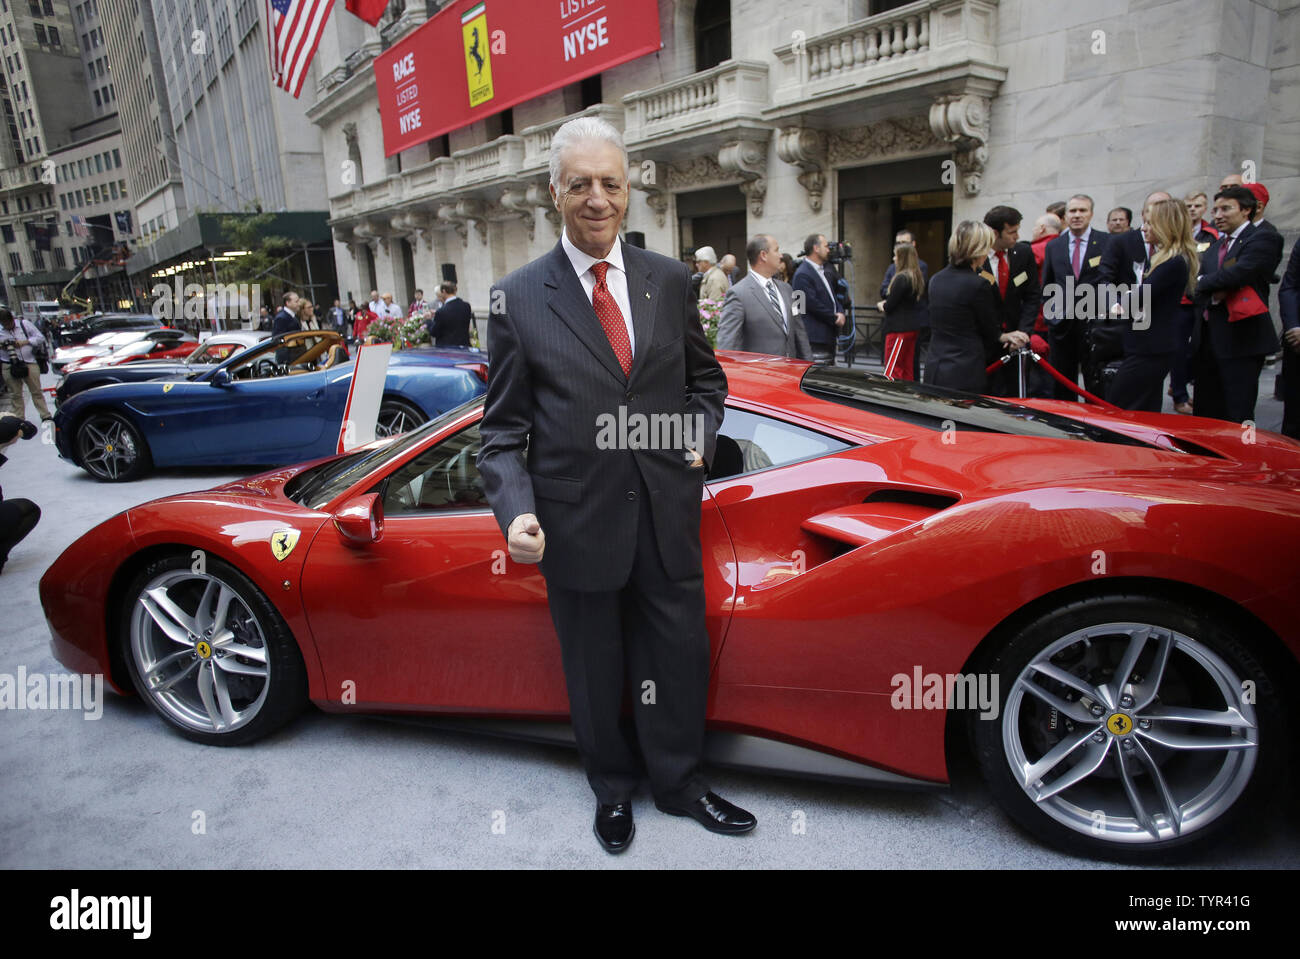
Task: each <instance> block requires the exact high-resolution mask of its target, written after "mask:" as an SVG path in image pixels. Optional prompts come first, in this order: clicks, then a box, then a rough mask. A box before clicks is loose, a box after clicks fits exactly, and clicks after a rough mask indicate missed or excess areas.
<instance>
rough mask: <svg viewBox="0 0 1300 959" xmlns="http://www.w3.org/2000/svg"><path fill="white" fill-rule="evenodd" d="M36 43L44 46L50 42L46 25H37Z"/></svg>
mask: <svg viewBox="0 0 1300 959" xmlns="http://www.w3.org/2000/svg"><path fill="white" fill-rule="evenodd" d="M36 42H37V43H39V44H41V45H42V46H44V45H45V44H47V43H49V42H50V40H49V37H47V36H46V35H45V24H43V23H38V24H36Z"/></svg>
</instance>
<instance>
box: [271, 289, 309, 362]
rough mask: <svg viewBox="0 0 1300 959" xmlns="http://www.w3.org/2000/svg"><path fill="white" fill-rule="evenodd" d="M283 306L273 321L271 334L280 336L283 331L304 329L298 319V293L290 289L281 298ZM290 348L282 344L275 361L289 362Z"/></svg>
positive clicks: (291, 331) (290, 331) (289, 331)
mask: <svg viewBox="0 0 1300 959" xmlns="http://www.w3.org/2000/svg"><path fill="white" fill-rule="evenodd" d="M281 304H282V305H281V306H280V310H279V312H278V313H276V314H275V319H274V320H272V321H271V335H272V336H279V335H280V334H282V333H296V332H298V331H299V330H301V329H302V323H300V322H299V321H298V294H297V293H295V292H293V290H290V291H289V292H287V293H285V294H284V296H283V298H282V299H281ZM289 356H290V353H289V348H288V347H287V346H282V347H280V348H279V349H277V350H276V351H275V362H276V363H280V364H284V363H288V362H289Z"/></svg>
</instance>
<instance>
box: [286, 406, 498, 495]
mask: <svg viewBox="0 0 1300 959" xmlns="http://www.w3.org/2000/svg"><path fill="white" fill-rule="evenodd" d="M482 405H483V397H481V396H478V397H475V398H474V399H471V400H467V401H466V402H464V403H462V404H461V405H460V406H457V407H456V408H454V409H450V410H448V411H447V412H446V413H443V414H442V415H441V416H439V417H437V418H436V419H432V420H430V421H429V422H427V423H425V424H424V425H422V426H417V427H416V428H415V429H413V430H411V431H410V432H409V433H403V434H402V435H401V436H398V437H395V438H394V439H393V440H392V441H391V442H389V443H385V444H384V445H383V446H379V447H375V448H371V449H361V450H356V451H354V452H351V453H346V454H344V455H343V456H340V457H339V458H338V459H333V460H330V461H329V462H328V463H322V464H321V465H320V466H315V467H313V468H311V469H309V470H306V471H304V472H302V473H299V474H298V475H297V476H295V477H294V478H293V479H292V480H290V481H289V482H288V483H286V484H285V487H284V494H285V495H286V496H288V497H289V498H290V499H291V500H293V501H295V502H297V503H301V504H302V505H304V506H306V507H308V508H309V509H321V508H322V507H323V506H324V505H325V504H326V503H328V502H329V501H330V500H332V499H334V497H336V496H338V495H339V494H340V493H342V492H343V491H344V490H346V489H348V488H349V487H350V486H352V485H353V484H354V483H356V482H357V481H359V480H361V479H363V478H364V477H366V476H369V475H370V474H371V473H374V472H375V471H377V470H379V469H382V468H383V466H384V465H385V464H387V463H391V462H392V461H393V460H395V459H397V458H398V457H400V456H401V455H402V454H403V453H405V452H407V451H408V450H409V449H411V448H412V447H413V446H416V445H417V444H419V443H420V442H422V441H423V440H424V439H425V438H426V437H428V436H429V435H430V434H431V433H436V432H438V431H439V430H441V429H442V428H443V427H444V426H446V425H447V424H448V423H451V422H453V421H455V420H456V419H458V418H459V417H461V416H464V415H465V414H466V413H469V412H472V411H473V410H475V409H478V408H479V407H480V406H482Z"/></svg>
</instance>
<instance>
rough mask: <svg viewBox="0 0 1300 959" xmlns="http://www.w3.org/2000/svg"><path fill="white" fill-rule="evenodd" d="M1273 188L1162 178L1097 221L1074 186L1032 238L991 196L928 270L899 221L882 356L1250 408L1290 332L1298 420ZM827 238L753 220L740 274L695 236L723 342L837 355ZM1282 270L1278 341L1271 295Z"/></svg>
mask: <svg viewBox="0 0 1300 959" xmlns="http://www.w3.org/2000/svg"><path fill="white" fill-rule="evenodd" d="M1268 201H1269V194H1268V190H1267V188H1265V187H1264V185H1263V184H1260V183H1244V182H1242V178H1241V177H1240V176H1237V175H1232V176H1229V177H1226V178H1224V180H1223V182H1222V183H1220V184H1219V187H1218V190H1217V191H1216V192H1215V193H1214V196H1213V198H1211V197H1210V196H1208V195H1207V194H1206V192H1204V191H1201V190H1195V191H1193V192H1191V193H1189V194H1188V195H1186V196H1184V197H1183V198H1182V199H1181V200H1180V199H1175V198H1174V197H1173V196H1172V195H1171V194H1170V193H1168V192H1166V191H1163V190H1157V191H1155V192H1153V193H1151V194H1150V195H1149V196H1147V197H1146V199H1145V200H1144V202H1143V204H1142V208H1141V211H1140V216H1139V219H1138V221H1137V225H1136V226H1134V225H1133V224H1134V219H1133V211H1132V210H1130V209H1129V208H1127V207H1115V208H1114V209H1112V210H1110V211H1109V213H1108V214H1107V216H1106V226H1105V229H1104V230H1102V229H1099V228H1096V227H1094V226H1093V217H1094V206H1095V205H1094V202H1093V199H1092V198H1091V197H1090V196H1088V195H1086V194H1083V193H1078V194H1075V195H1074V196H1071V197H1070V198H1069V199H1068V200H1064V201H1061V202H1058V203H1053V204H1051V205H1050V206H1048V207H1047V209H1046V210H1045V211H1044V212H1043V214H1042V215H1040V216H1039V217H1037V218H1036V219H1035V221H1034V224H1033V230H1032V234H1031V236H1030V237H1029V238H1028V239H1023V238H1022V237H1021V225H1022V223H1023V220H1024V218H1023V216H1022V214H1021V212H1020V211H1019V210H1017V209H1015V208H1014V207H1011V206H1008V205H998V206H995V207H993V208H992V209H990V210H989V211H988V212H987V213H986V214H985V215H984V218H983V220H981V221H975V220H966V221H962V222H960V223H958V224H957V225H956V226H955V228H954V229H953V232H952V235H951V237H950V238H949V241H948V251H947V252H948V263H947V265H946V266H944V267H943V268H942V269H940V270H938V271H937V272H936V273H934V274H933V276H932V275H931V274H930V270H929V265H928V264H926V263H925V262H924V261H923V260H921V259H920V257H919V256H918V254H917V250H916V244H915V241H914V238H913V237H912V235H911V234H910V233H909V232H908V231H905V230H904V231H901V232H899V233H898V234H897V235H896V236H895V243H894V248H893V258H892V261H891V262H890V264H889V267H888V269H887V270H886V272H885V275H884V279H883V281H882V283H881V286H880V300H879V301H878V302H877V303H876V307H877V309H878V310H879V311H880V312H881V314H882V315H883V319H882V330H883V341H884V345H883V365H884V371H885V374H886V375H888V376H890V377H891V378H893V379H902V380H921V379H924V381H925V382H927V383H930V384H934V385H937V386H945V387H951V388H954V389H961V390H966V391H969V392H975V393H984V394H987V395H993V396H1008V397H1009V396H1019V395H1021V394H1022V391H1023V395H1025V396H1027V397H1034V398H1050V399H1057V400H1074V401H1078V400H1084V399H1103V400H1105V401H1106V402H1108V403H1110V404H1112V405H1114V406H1117V407H1120V408H1122V409H1126V410H1144V411H1150V412H1160V410H1161V409H1162V408H1163V406H1164V403H1165V397H1166V395H1168V396H1169V397H1170V398H1171V399H1172V402H1173V407H1174V409H1175V410H1176V411H1177V412H1179V413H1191V414H1195V415H1197V416H1205V417H1211V418H1216V419H1224V420H1231V421H1234V422H1238V423H1244V422H1247V421H1253V420H1254V417H1255V407H1256V403H1257V400H1258V395H1257V394H1258V385H1259V379H1260V374H1261V372H1262V370H1263V366H1264V363H1265V361H1266V360H1267V359H1268V358H1269V357H1270V356H1274V355H1276V354H1277V353H1278V351H1279V350H1281V353H1282V378H1281V382H1282V384H1283V390H1284V397H1283V398H1284V400H1285V412H1284V418H1283V430H1282V432H1283V433H1285V434H1286V435H1288V436H1292V437H1295V438H1300V306H1298V303H1300V257H1298V256H1297V252H1296V251H1297V250H1300V244H1298V245H1297V247H1296V250H1293V251H1292V253H1291V257H1290V260H1289V262H1288V264H1287V267H1286V269H1285V271H1283V275H1282V276H1279V275H1278V268H1279V266H1280V264H1281V262H1282V245H1283V244H1282V237H1281V235H1280V234H1279V233H1278V231H1277V229H1276V228H1275V227H1274V226H1273V224H1271V223H1269V222H1268V220H1266V219H1265V217H1264V212H1265V209H1266V207H1267V206H1268ZM1207 217H1208V219H1207ZM830 246H831V245H830V244H828V242H827V240H826V237H825V236H823V235H820V234H815V235H812V236H809V237H808V238H807V239H806V241H805V243H804V250H803V253H804V256H803V258H802V260H801V261H800V262H799V263H798V264H797V265H796V264H795V262H794V261H793V259H792V258H791V257H789V255H788V254H782V253H781V252H780V247H779V244H778V242H777V240H776V238H775V237H773V236H771V235H769V234H758V235H757V236H755V237H753V238H752V239H751V240H750V241H749V244H748V246H747V249H746V255H747V258H748V261H749V272H748V274H746V275H745V277H743V278H741V279H737V278H736V276H735V271H734V263H735V258H734V257H732V256H730V255H729V254H728V255H727V256H724V257H723V258H721V259H719V258H718V257H717V255H716V254H715V251H714V250H713V248H711V247H703V248H701V249H699V250H697V251H696V253H695V260H696V266H697V273H696V282H697V285H698V290H699V298H700V300H701V301H703V300H706V299H715V300H721V301H722V311H721V320H720V323H719V329H718V340H717V345H718V347H719V348H720V349H736V350H748V351H752V352H763V353H774V354H778V355H784V356H792V357H798V358H806V359H811V360H813V361H814V362H816V363H819V364H823V365H827V364H833V363H834V362H835V355H836V344H837V340H839V339H840V337H841V336H842V335H843V334H844V332H845V326H846V323H851V322H852V321H851V320H848V317H850V316H852V303H851V298H850V297H848V296H847V295H846V294H847V284H845V283H844V281H843V277H842V276H840V275H839V273H838V272H837V271H836V270H835V268H834V266H832V265H831V264H830V262H829V260H830V253H829V251H830ZM728 261H730V264H729V263H728ZM1279 282H1280V283H1281V286H1280V288H1279V290H1278V297H1279V302H1280V312H1281V326H1282V339H1281V341H1279V339H1278V337H1277V334H1276V332H1275V327H1274V322H1273V317H1272V315H1271V314H1270V312H1269V308H1268V303H1269V293H1270V289H1271V287H1272V285H1273V284H1275V283H1279ZM848 329H850V330H851V329H852V326H851V325H850V326H849V327H848ZM840 342H841V343H842V342H843V341H842V340H841V341H840ZM923 360H924V364H923V362H922V361H923ZM923 367H924V368H923ZM1166 382H1167V383H1168V387H1167V389H1166Z"/></svg>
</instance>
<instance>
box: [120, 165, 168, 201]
mask: <svg viewBox="0 0 1300 959" xmlns="http://www.w3.org/2000/svg"><path fill="white" fill-rule="evenodd" d="M166 172H167V168H166V167H164V168H163V173H164V175H165V174H166ZM117 188H118V189H119V190H120V191H122V198H123V199H126V181H125V180H118V181H117Z"/></svg>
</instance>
